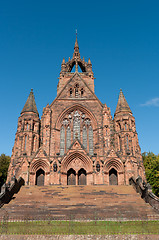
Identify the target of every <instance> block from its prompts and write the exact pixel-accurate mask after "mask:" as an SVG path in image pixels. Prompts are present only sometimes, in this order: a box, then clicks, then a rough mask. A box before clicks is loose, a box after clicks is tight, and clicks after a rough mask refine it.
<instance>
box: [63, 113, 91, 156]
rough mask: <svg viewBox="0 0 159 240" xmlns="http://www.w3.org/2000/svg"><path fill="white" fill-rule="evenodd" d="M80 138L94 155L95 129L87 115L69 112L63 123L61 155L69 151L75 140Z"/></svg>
mask: <svg viewBox="0 0 159 240" xmlns="http://www.w3.org/2000/svg"><path fill="white" fill-rule="evenodd" d="M76 138H78V139H79V140H80V141H81V143H82V144H83V146H84V148H85V149H86V150H88V152H89V154H90V155H93V128H92V123H91V120H90V119H89V117H88V116H87V114H85V113H83V112H81V111H80V110H77V109H76V110H74V111H72V112H69V113H68V114H67V115H66V116H65V118H64V119H63V120H62V122H61V129H60V155H64V153H65V152H66V151H67V150H68V149H69V147H70V145H71V143H72V141H73V140H75V139H76Z"/></svg>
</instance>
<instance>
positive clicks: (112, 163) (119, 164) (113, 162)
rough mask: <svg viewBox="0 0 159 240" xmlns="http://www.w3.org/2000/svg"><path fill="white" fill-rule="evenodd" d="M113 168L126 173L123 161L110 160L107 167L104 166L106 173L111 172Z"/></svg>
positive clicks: (106, 164)
mask: <svg viewBox="0 0 159 240" xmlns="http://www.w3.org/2000/svg"><path fill="white" fill-rule="evenodd" d="M111 168H114V169H115V170H116V171H117V172H123V171H124V166H123V163H122V161H121V160H119V159H115V158H113V159H109V160H108V161H106V163H105V166H104V171H105V172H109V171H110V169H111Z"/></svg>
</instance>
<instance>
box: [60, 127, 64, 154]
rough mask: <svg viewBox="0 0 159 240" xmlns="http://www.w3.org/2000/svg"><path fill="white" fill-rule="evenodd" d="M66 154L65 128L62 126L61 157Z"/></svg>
mask: <svg viewBox="0 0 159 240" xmlns="http://www.w3.org/2000/svg"><path fill="white" fill-rule="evenodd" d="M64 152H65V129H64V126H62V127H61V131H60V155H64Z"/></svg>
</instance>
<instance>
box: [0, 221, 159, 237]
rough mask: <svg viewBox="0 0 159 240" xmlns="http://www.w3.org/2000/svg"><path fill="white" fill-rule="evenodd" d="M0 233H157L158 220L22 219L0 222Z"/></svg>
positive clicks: (158, 227)
mask: <svg viewBox="0 0 159 240" xmlns="http://www.w3.org/2000/svg"><path fill="white" fill-rule="evenodd" d="M0 234H22V235H24V234H36V235H37V234H43V235H46V234H47V235H81V234H86V235H87V234H90V235H91V234H92V235H98V234H99V235H107V234H112V235H113V234H159V221H127V222H115V221H88V222H82V221H80V222H77V221H24V222H6V223H3V222H1V223H0Z"/></svg>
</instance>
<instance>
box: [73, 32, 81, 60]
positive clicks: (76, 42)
mask: <svg viewBox="0 0 159 240" xmlns="http://www.w3.org/2000/svg"><path fill="white" fill-rule="evenodd" d="M73 58H80V53H79V46H78V41H77V32H76V41H75V46H74V53H73Z"/></svg>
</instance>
